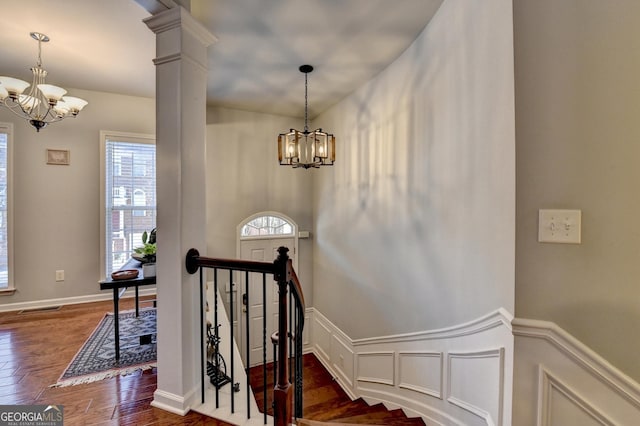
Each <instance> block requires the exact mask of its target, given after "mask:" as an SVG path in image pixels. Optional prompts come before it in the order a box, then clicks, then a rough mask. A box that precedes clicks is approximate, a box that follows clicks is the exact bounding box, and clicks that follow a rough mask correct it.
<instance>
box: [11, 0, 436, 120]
mask: <svg viewBox="0 0 640 426" xmlns="http://www.w3.org/2000/svg"><path fill="white" fill-rule="evenodd" d="M441 2H442V0H393V1H391V0H192V1H191V11H192V14H193V15H194V16H195V17H196V19H198V20H199V21H201V22H202V23H203V24H204V25H205V26H206V27H207V28H209V30H210V31H211V32H212V33H213V34H214V35H215V36H216V37H217V39H218V42H217V43H216V44H214V45H213V46H211V47H210V48H209V78H208V90H207V102H208V103H209V104H210V105H220V106H226V107H232V108H238V109H246V110H251V111H262V112H269V113H275V114H283V115H290V116H300V115H301V114H302V113H303V105H304V76H303V74H301V73H300V72H299V71H298V67H299V66H300V65H302V64H311V65H313V66H314V67H315V70H314V72H313V73H311V74H310V75H309V109H310V115H311V116H313V115H315V114H317V113H320V112H322V111H324V110H325V109H326V108H328V107H329V106H331V105H333V104H335V103H336V102H338V101H339V100H341V99H342V98H344V97H345V96H346V95H348V94H349V93H351V92H352V91H354V90H355V89H357V88H358V87H359V86H360V85H362V84H363V83H364V82H366V81H367V80H369V79H370V78H371V77H373V76H374V75H376V74H378V73H379V72H380V71H382V70H383V69H384V68H385V67H386V66H387V65H388V64H389V63H391V62H392V61H393V60H394V59H395V58H397V57H398V56H399V55H400V54H401V53H402V52H403V51H404V50H405V49H406V48H407V47H408V46H409V45H410V44H411V42H412V41H413V40H414V39H415V38H416V37H417V35H418V34H419V33H420V32H421V31H422V29H423V28H424V27H425V25H426V24H427V23H428V22H429V20H430V19H431V17H432V16H433V14H434V13H435V12H436V11H437V9H438V7H439V6H440V4H441ZM0 10H2V13H3V16H5V17H8V16H9V17H19V19H6V20H5V21H4V23H3V25H2V26H0V75H9V76H13V77H18V78H22V79H24V80H30V79H31V78H30V71H29V68H30V67H31V66H32V65H34V64H35V62H36V57H37V42H36V41H34V40H33V39H31V37H29V32H31V31H38V32H42V33H45V34H47V35H48V36H49V37H50V38H51V42H49V43H46V44H43V52H42V61H43V65H44V68H45V69H46V70H47V71H48V72H49V75H48V77H47V82H48V83H51V84H55V85H59V86H63V87H65V88H67V87H69V88H80V89H87V90H98V91H105V92H114V93H124V94H130V95H136V96H147V97H153V96H154V90H155V78H154V66H153V63H152V59H153V57H154V52H155V36H154V35H153V33H151V31H150V30H149V29H147V27H146V25H145V24H144V23H143V22H142V19H144V18H145V17H147V16H149V13H148V12H147V11H146V10H144V9H143V7H142V6H140V5H139V4H138V3H136V2H135V1H134V0H109V1H105V0H57V1H51V0H21V1H16V0H0ZM71 92H72V90H71V91H70V94H73V93H71Z"/></svg>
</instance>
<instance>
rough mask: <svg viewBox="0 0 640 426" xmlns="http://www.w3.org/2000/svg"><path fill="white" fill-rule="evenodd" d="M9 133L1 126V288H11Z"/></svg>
mask: <svg viewBox="0 0 640 426" xmlns="http://www.w3.org/2000/svg"><path fill="white" fill-rule="evenodd" d="M8 152H9V134H8V129H6V128H4V127H2V126H0V290H2V289H8V288H9V284H10V283H9V213H8V212H9V198H8V192H9V179H8V176H9V161H8V158H9V156H8Z"/></svg>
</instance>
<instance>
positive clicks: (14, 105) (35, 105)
mask: <svg viewBox="0 0 640 426" xmlns="http://www.w3.org/2000/svg"><path fill="white" fill-rule="evenodd" d="M31 37H32V38H33V39H35V40H37V42H38V62H37V64H36V66H35V67H32V68H31V72H32V73H33V81H32V82H31V84H29V83H28V82H26V81H23V80H19V79H17V78H12V77H4V76H0V104H1V105H4V106H6V107H7V108H8V109H9V110H10V111H11V112H13V113H14V114H15V115H17V116H18V117H21V118H24V119H26V120H28V121H29V123H30V124H31V125H32V126H33V127H35V129H36V131H38V132H39V131H40V129H42V128H43V127H44V126H46V125H47V124H49V123H54V122H56V121H60V120H62V119H64V118H67V117H75V116H77V115H78V113H79V112H80V110H82V108H84V107H85V106H86V105H87V103H88V102H87V101H85V100H83V99H80V98H74V97H73V96H64V95H65V94H66V93H67V91H66V90H65V89H63V88H62V87H58V86H54V85H52V84H45V82H44V80H45V77H46V76H47V71H46V70H45V69H44V68H42V58H41V55H42V43H46V42H48V41H49V37H47V36H46V35H44V34H42V33H36V32H33V33H31ZM29 86H31V88H30V89H29V92H28V93H27V94H26V95H24V94H22V93H23V92H24V91H25V90H26V89H27V87H29Z"/></svg>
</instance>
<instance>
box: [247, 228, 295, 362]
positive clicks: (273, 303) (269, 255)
mask: <svg viewBox="0 0 640 426" xmlns="http://www.w3.org/2000/svg"><path fill="white" fill-rule="evenodd" d="M281 246H285V247H288V248H289V253H288V254H289V257H290V258H291V259H292V260H294V256H295V253H294V250H293V247H294V239H293V238H274V239H255V240H241V241H240V258H241V259H243V260H255V261H260V262H273V260H274V259H276V258H277V257H278V247H281ZM241 275H242V276H241V278H240V280H239V281H240V282H241V287H240V288H241V292H242V296H241V297H239V298H238V299H239V301H238V303H240V306H241V309H240V310H239V311H240V312H241V313H242V314H241V315H240V318H239V321H238V325H239V327H240V335H241V339H240V353H241V355H242V360H243V362H244V365H245V366H247V364H249V365H248V366H249V367H251V366H254V365H257V364H261V363H262V362H263V352H262V348H263V344H264V341H263V339H264V335H263V318H264V317H263V314H264V312H265V311H266V321H265V322H264V325H265V326H266V342H267V362H270V361H272V360H273V346H272V345H271V334H272V333H273V332H274V331H277V329H278V286H277V283H276V282H275V281H274V280H273V275H267V276H266V279H265V280H264V281H265V283H266V285H265V286H264V288H265V290H266V292H265V293H264V296H263V291H262V290H263V276H262V274H258V273H250V274H249V282H248V283H246V282H245V281H246V279H245V277H246V274H245V273H241ZM247 285H248V292H247ZM247 293H248V296H246V295H247ZM265 301H266V304H265V303H264V302H265ZM247 311H248V314H249V315H248V323H249V338H248V339H247V335H246V334H247V330H246V328H247V327H246V321H247V319H246V318H247ZM247 344H248V345H249V349H250V356H251V360H250V362H249V363H247V360H246V357H247V346H246V345H247Z"/></svg>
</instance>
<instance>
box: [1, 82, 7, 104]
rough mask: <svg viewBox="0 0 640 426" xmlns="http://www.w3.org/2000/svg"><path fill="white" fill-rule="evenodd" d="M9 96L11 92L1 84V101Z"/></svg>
mask: <svg viewBox="0 0 640 426" xmlns="http://www.w3.org/2000/svg"><path fill="white" fill-rule="evenodd" d="M7 96H9V92H7V89H5V88H4V86H3V85H2V84H0V101H4V100H5V98H6V97H7Z"/></svg>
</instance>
